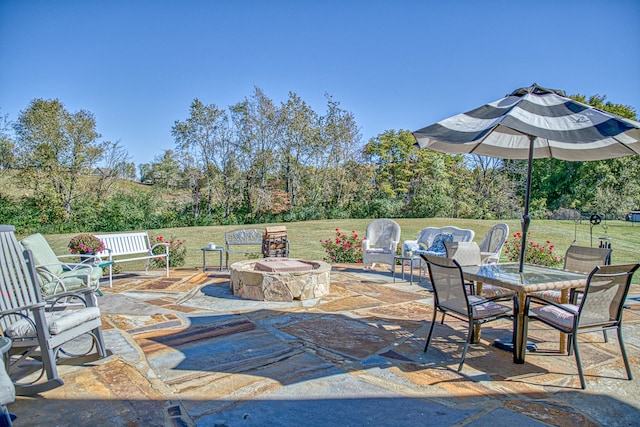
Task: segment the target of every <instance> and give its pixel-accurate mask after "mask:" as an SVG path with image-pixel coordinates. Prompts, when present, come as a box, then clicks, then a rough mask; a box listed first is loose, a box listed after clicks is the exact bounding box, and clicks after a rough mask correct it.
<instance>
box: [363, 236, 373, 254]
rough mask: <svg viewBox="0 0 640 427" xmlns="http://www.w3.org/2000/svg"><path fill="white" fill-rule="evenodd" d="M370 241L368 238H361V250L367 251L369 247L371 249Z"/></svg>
mask: <svg viewBox="0 0 640 427" xmlns="http://www.w3.org/2000/svg"><path fill="white" fill-rule="evenodd" d="M370 246H371V241H370V240H368V239H362V250H363V251H368V250H369V249H371V247H370Z"/></svg>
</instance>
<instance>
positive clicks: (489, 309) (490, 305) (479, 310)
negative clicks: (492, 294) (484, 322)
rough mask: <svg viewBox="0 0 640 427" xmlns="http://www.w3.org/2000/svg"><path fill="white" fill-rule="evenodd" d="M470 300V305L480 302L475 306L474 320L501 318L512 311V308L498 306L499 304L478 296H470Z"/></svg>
mask: <svg viewBox="0 0 640 427" xmlns="http://www.w3.org/2000/svg"><path fill="white" fill-rule="evenodd" d="M468 298H469V303H470V304H477V303H478V302H480V304H478V305H474V306H473V318H474V319H485V318H487V317H494V316H501V315H503V314H506V313H509V312H510V311H511V307H508V306H506V305H502V304H498V303H497V302H493V301H486V300H485V299H484V298H482V297H480V296H477V295H469V296H468ZM481 301H486V302H481Z"/></svg>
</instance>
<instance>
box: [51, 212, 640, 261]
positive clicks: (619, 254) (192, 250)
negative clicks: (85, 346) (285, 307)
mask: <svg viewBox="0 0 640 427" xmlns="http://www.w3.org/2000/svg"><path fill="white" fill-rule="evenodd" d="M396 221H397V222H398V223H399V224H400V227H401V228H402V238H401V240H408V239H415V238H416V237H417V236H418V233H419V231H420V230H422V229H423V228H424V227H429V226H434V227H440V226H445V225H455V226H458V227H461V228H470V229H472V230H474V231H475V238H474V240H475V241H476V242H478V243H479V242H480V240H482V237H483V236H484V234H485V233H486V232H487V230H488V229H489V228H490V227H491V226H492V225H493V224H495V223H496V222H498V221H483V220H467V219H447V218H428V219H398V220H396ZM369 222H371V220H369V219H346V220H343V219H340V220H322V221H305V222H293V223H286V224H284V225H286V227H287V231H288V237H289V240H290V244H291V247H290V256H291V257H295V258H306V259H316V260H321V259H322V258H323V257H324V256H325V253H324V250H323V249H322V247H321V245H320V240H321V239H327V238H333V237H335V229H336V228H339V229H340V230H341V231H343V232H346V233H350V232H351V230H355V231H356V233H358V235H359V236H364V234H365V230H366V227H367V224H369ZM506 222H507V224H509V228H510V234H513V233H514V232H516V231H519V230H520V222H519V221H517V220H516V221H506ZM267 225H273V224H267ZM603 225H604V223H603V224H602V225H598V226H594V227H593V246H598V245H599V240H598V237H604V236H607V237H611V239H612V240H611V243H612V247H613V254H612V260H613V263H616V264H618V263H625V262H639V261H640V251H639V249H640V223H639V224H634V223H632V222H626V221H607V223H606V230H605V228H604V227H603ZM265 226H266V225H265V224H260V225H256V226H247V227H256V228H259V229H263V228H264V227H265ZM234 228H242V226H215V227H184V228H170V229H160V230H149V233H150V234H151V235H154V236H156V235H163V236H164V237H171V236H175V237H176V238H179V239H182V240H183V241H184V242H185V243H184V244H185V245H186V247H187V258H186V266H188V267H196V266H202V252H201V251H200V248H201V247H203V246H205V245H206V244H207V243H209V242H214V243H215V244H216V245H218V246H224V232H225V231H226V230H231V229H234ZM590 229H591V226H590V224H589V222H588V221H582V223H579V224H577V226H576V224H575V223H574V221H549V220H532V221H531V227H530V231H531V237H530V240H532V241H534V242H539V243H542V242H544V241H546V240H549V241H550V242H551V243H552V244H553V245H555V246H556V250H557V253H558V254H560V255H563V254H564V252H565V250H566V249H567V247H568V246H569V245H570V244H571V243H572V242H573V241H574V238H576V240H577V244H579V245H583V246H590V245H591V238H590ZM576 230H577V234H576ZM574 236H575V237H574ZM46 237H47V240H48V241H49V243H50V244H51V245H52V247H53V249H54V251H55V252H56V253H57V254H67V253H69V251H68V249H67V247H66V246H67V243H68V242H69V239H70V238H71V237H73V234H60V235H47V236H46ZM214 255H215V254H209V257H208V258H207V261H208V263H209V265H213V264H217V256H214ZM242 258H243V257H242V255H233V256H232V258H231V260H230V262H234V261H238V260H240V259H242ZM502 261H505V258H504V256H503V258H502ZM212 263H213V264H212ZM124 268H125V269H127V268H132V267H127V264H124Z"/></svg>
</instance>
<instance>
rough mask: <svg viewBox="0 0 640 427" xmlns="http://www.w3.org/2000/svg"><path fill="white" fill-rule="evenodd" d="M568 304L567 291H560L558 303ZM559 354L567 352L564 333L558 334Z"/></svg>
mask: <svg viewBox="0 0 640 427" xmlns="http://www.w3.org/2000/svg"><path fill="white" fill-rule="evenodd" d="M568 302H569V289H562V290H561V291H560V303H561V304H566V303H568ZM558 350H559V351H560V353H565V352H566V351H567V334H565V333H564V332H560V345H559V349H558Z"/></svg>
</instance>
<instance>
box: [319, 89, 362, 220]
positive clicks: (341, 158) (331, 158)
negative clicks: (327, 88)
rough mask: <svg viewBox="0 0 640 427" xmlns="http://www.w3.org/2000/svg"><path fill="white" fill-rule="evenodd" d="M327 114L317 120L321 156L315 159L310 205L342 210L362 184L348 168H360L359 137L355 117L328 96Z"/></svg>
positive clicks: (357, 176) (360, 146)
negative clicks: (318, 122) (315, 171)
mask: <svg viewBox="0 0 640 427" xmlns="http://www.w3.org/2000/svg"><path fill="white" fill-rule="evenodd" d="M325 97H326V99H327V111H326V113H325V115H324V116H323V117H322V118H321V122H320V123H321V132H320V138H321V139H320V144H321V147H322V148H323V152H322V153H320V154H321V155H319V156H318V157H317V158H316V162H315V165H314V166H315V168H316V170H317V171H318V174H317V175H316V177H315V178H316V179H315V183H314V187H315V188H314V190H315V196H314V198H313V202H315V203H314V204H316V205H328V206H329V208H331V209H338V210H344V209H345V208H347V207H348V206H349V204H350V203H351V202H352V201H353V199H354V197H356V195H357V194H358V191H354V187H355V188H359V187H361V186H362V185H368V183H366V182H364V183H363V182H362V181H354V180H358V179H359V178H360V175H359V174H355V173H353V169H352V168H349V167H347V166H348V165H361V164H363V163H364V159H363V158H362V145H361V138H362V136H361V134H360V130H359V129H358V126H357V125H356V121H355V117H354V115H353V113H351V112H350V111H347V110H344V109H342V108H340V103H339V102H337V101H334V100H333V98H332V97H331V96H330V95H329V94H325Z"/></svg>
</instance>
